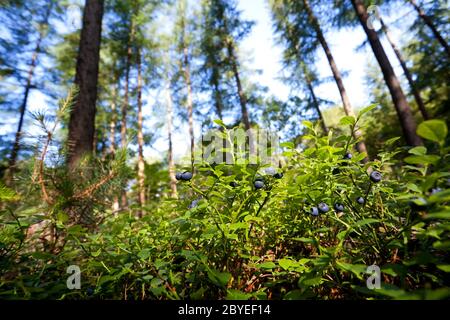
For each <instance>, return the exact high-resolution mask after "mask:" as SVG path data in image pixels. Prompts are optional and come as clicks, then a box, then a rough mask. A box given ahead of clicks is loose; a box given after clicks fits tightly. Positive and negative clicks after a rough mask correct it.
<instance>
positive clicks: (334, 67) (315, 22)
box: [303, 0, 368, 160]
mask: <svg viewBox="0 0 450 320" xmlns="http://www.w3.org/2000/svg"><path fill="white" fill-rule="evenodd" d="M303 3H304V5H305V8H306V10H307V12H308V17H309V19H310V20H311V23H312V25H313V27H314V30H315V31H316V34H317V39H318V40H319V42H320V45H321V46H322V48H323V50H324V51H325V55H326V57H327V60H328V63H329V65H330V68H331V72H332V73H333V78H334V81H335V82H336V85H337V87H338V90H339V94H340V95H341V100H342V104H343V106H344V112H345V114H346V115H347V116H354V115H355V113H354V112H353V108H352V106H351V104H350V99H349V98H348V96H347V90H345V87H344V81H343V80H342V75H341V73H340V71H339V69H338V67H337V65H336V62H335V61H334V57H333V55H332V53H331V50H330V47H329V46H328V43H327V41H326V40H325V36H324V35H323V32H322V29H321V28H320V24H319V21H318V20H317V18H316V16H315V15H314V12H313V11H312V9H311V7H310V5H309V2H308V1H307V0H303ZM360 137H361V132H360V131H359V130H357V131H355V132H354V138H355V139H359V138H360ZM356 148H357V149H358V151H359V152H360V153H366V154H368V153H367V148H366V144H365V143H364V141H361V142H359V143H358V144H357V146H356ZM366 160H367V159H366Z"/></svg>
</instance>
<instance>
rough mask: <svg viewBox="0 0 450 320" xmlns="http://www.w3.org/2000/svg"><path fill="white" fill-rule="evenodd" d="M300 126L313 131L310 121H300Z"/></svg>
mask: <svg viewBox="0 0 450 320" xmlns="http://www.w3.org/2000/svg"><path fill="white" fill-rule="evenodd" d="M302 124H303V125H304V126H305V127H307V128H309V129H311V130H312V129H313V124H312V122H311V121H308V120H304V121H302Z"/></svg>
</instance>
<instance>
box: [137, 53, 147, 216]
mask: <svg viewBox="0 0 450 320" xmlns="http://www.w3.org/2000/svg"><path fill="white" fill-rule="evenodd" d="M137 69H138V79H137V103H138V120H137V125H138V128H137V140H138V174H137V176H138V193H139V196H138V201H139V207H140V208H139V213H138V215H139V217H140V218H142V216H143V210H142V207H143V206H144V205H145V161H144V133H143V131H142V126H143V115H142V64H141V51H140V48H138V49H137Z"/></svg>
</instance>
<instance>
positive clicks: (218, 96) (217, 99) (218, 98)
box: [212, 67, 223, 120]
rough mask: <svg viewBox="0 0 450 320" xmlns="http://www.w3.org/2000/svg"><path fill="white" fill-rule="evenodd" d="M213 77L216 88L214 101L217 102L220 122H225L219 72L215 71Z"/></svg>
mask: <svg viewBox="0 0 450 320" xmlns="http://www.w3.org/2000/svg"><path fill="white" fill-rule="evenodd" d="M213 68H214V67H213ZM212 77H213V78H212V82H213V86H214V101H215V105H216V112H217V116H218V117H219V119H220V120H223V106H222V96H221V94H220V88H219V79H218V72H216V71H215V70H213V76H212Z"/></svg>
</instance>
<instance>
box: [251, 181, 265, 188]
mask: <svg viewBox="0 0 450 320" xmlns="http://www.w3.org/2000/svg"><path fill="white" fill-rule="evenodd" d="M253 185H254V186H255V189H262V188H264V182H262V181H261V180H256V181H255V182H254V183H253Z"/></svg>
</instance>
